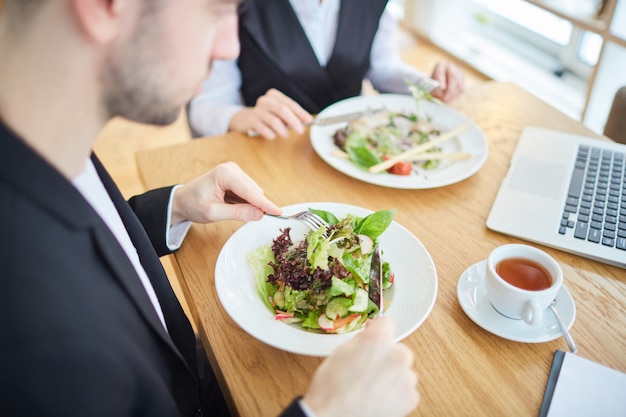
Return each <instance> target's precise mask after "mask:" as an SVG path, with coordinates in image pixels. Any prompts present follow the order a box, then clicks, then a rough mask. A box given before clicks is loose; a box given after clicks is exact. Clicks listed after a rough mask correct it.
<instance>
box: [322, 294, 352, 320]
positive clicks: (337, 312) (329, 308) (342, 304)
mask: <svg viewBox="0 0 626 417" xmlns="http://www.w3.org/2000/svg"><path fill="white" fill-rule="evenodd" d="M351 304H352V300H351V299H349V298H345V297H335V298H333V299H331V300H330V301H329V302H328V304H326V311H325V313H326V317H328V318H329V319H331V320H335V319H336V318H338V317H345V316H346V315H347V314H348V307H350V305H351Z"/></svg>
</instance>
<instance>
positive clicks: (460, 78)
mask: <svg viewBox="0 0 626 417" xmlns="http://www.w3.org/2000/svg"><path fill="white" fill-rule="evenodd" d="M431 78H432V79H434V80H437V81H439V88H437V89H435V90H433V91H432V92H431V95H432V96H433V97H435V98H438V99H439V100H441V101H443V102H444V103H447V102H449V101H450V100H452V99H453V98H455V97H456V96H458V95H459V94H461V93H462V92H463V88H464V86H465V74H464V73H463V71H462V70H461V69H460V68H459V67H457V66H456V65H454V64H453V63H451V62H445V61H444V62H438V63H437V65H435V69H434V70H433V74H432V76H431Z"/></svg>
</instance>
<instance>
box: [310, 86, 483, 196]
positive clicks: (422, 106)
mask: <svg viewBox="0 0 626 417" xmlns="http://www.w3.org/2000/svg"><path fill="white" fill-rule="evenodd" d="M381 107H385V108H387V109H388V110H391V111H396V112H400V111H402V112H406V113H415V112H416V103H415V100H414V99H413V97H411V96H408V95H402V94H380V95H377V96H358V97H352V98H349V99H346V100H342V101H339V102H337V103H335V104H333V105H331V106H328V107H327V108H325V109H324V110H322V111H321V112H320V113H319V117H328V116H336V115H340V114H345V113H352V112H357V111H361V110H366V109H368V108H372V109H378V108H381ZM417 114H418V115H419V116H422V117H423V116H429V117H431V118H432V121H433V124H434V126H435V128H437V129H440V130H441V131H442V132H446V131H449V130H452V129H454V128H457V127H459V126H461V125H463V124H467V125H468V126H469V129H467V130H466V131H465V132H463V133H461V134H460V135H459V136H457V137H456V138H453V139H450V140H448V141H446V142H444V143H442V144H441V148H442V151H443V152H471V153H472V154H473V157H472V158H471V159H469V160H466V161H446V160H442V161H441V163H440V164H439V166H438V167H437V168H434V169H429V170H423V169H422V170H419V172H417V173H413V174H412V175H394V174H389V173H387V172H381V173H378V174H372V173H370V172H368V171H366V170H363V169H361V168H359V167H358V166H357V165H356V164H354V163H353V162H351V161H349V160H347V159H345V158H341V157H337V156H334V155H333V151H335V150H337V149H338V148H337V147H336V146H335V144H334V143H333V135H334V133H335V132H336V131H337V130H338V129H340V128H342V127H344V126H345V123H343V124H334V125H330V126H316V125H313V126H312V127H311V133H310V135H311V145H312V146H313V149H314V150H315V152H317V154H318V155H319V156H320V158H322V159H323V160H324V161H326V163H328V164H329V165H330V166H332V167H333V168H335V169H337V170H339V171H341V172H343V173H344V174H346V175H348V176H350V177H353V178H356V179H359V180H361V181H364V182H368V183H371V184H376V185H381V186H384V187H391V188H404V189H421V188H435V187H443V186H445V185H449V184H453V183H456V182H459V181H462V180H464V179H466V178H468V177H470V176H471V175H473V174H475V173H476V172H477V171H478V170H479V169H480V167H482V166H483V164H484V163H485V161H486V159H487V154H488V149H489V147H488V145H487V140H486V139H485V136H484V135H483V133H482V131H481V130H480V129H479V128H478V126H476V124H475V123H474V122H473V121H472V120H470V119H469V118H467V117H466V116H464V115H462V114H461V113H459V112H457V111H456V110H454V109H451V108H449V107H445V106H441V105H438V104H435V103H432V102H429V101H420V103H419V108H417Z"/></svg>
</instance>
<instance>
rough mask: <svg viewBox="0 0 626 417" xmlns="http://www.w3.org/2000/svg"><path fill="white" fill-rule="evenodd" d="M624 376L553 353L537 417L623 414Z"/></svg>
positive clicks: (625, 410)
mask: <svg viewBox="0 0 626 417" xmlns="http://www.w3.org/2000/svg"><path fill="white" fill-rule="evenodd" d="M624 392H626V374H625V373H623V372H619V371H617V370H615V369H612V368H609V367H607V366H604V365H602V364H599V363H596V362H593V361H591V360H589V359H585V358H582V357H580V356H577V355H574V354H572V353H569V352H563V351H561V350H557V351H556V353H555V354H554V359H553V360H552V367H551V369H550V376H549V378H548V383H547V385H546V390H545V393H544V397H543V402H542V404H541V409H540V410H539V417H588V416H594V417H616V416H625V415H626V397H625V396H624V395H623V394H624Z"/></svg>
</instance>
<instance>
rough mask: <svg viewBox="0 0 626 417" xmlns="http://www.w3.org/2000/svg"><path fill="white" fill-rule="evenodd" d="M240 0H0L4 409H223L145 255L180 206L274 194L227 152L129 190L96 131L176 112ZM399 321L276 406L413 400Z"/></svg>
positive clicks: (228, 39)
mask: <svg viewBox="0 0 626 417" xmlns="http://www.w3.org/2000/svg"><path fill="white" fill-rule="evenodd" d="M237 4H238V2H237V1H236V0H186V1H180V0H4V2H3V5H2V10H1V11H0V156H1V157H2V163H1V164H0V268H1V272H0V416H2V417H19V416H25V417H26V416H28V417H32V416H50V417H61V416H63V417H79V416H80V417H83V416H90V417H114V416H115V417H131V416H132V417H143V416H145V417H173V416H180V417H192V416H203V415H204V416H214V417H222V416H228V415H229V411H228V410H227V408H226V404H225V402H224V400H223V398H222V395H221V392H220V390H219V387H218V385H217V381H216V380H215V378H214V376H213V374H212V373H211V372H210V370H209V369H206V368H202V366H203V364H204V365H208V361H207V359H206V355H202V356H200V355H198V351H197V350H196V342H195V336H194V333H193V330H192V327H191V325H190V323H189V321H188V319H187V317H186V316H185V313H184V311H183V310H182V308H181V306H180V304H179V302H178V300H177V299H176V296H175V294H174V292H173V291H172V288H171V287H170V285H169V281H168V279H167V276H166V275H165V271H164V270H163V268H162V266H161V263H160V261H159V258H158V256H160V255H164V254H167V253H171V252H172V251H174V250H176V249H177V248H178V247H179V246H180V244H181V241H182V239H183V238H184V235H185V233H186V230H188V228H189V225H190V223H191V222H202V223H207V222H215V221H220V220H227V219H230V220H239V221H253V220H258V219H260V218H262V216H263V213H264V212H265V213H270V214H279V213H280V212H281V209H280V208H279V207H277V206H276V205H275V204H273V203H272V202H271V201H269V200H268V199H267V198H266V197H264V195H263V191H262V190H261V189H260V187H259V186H258V185H257V184H256V183H255V182H254V181H253V180H252V179H251V178H250V177H248V176H247V175H246V174H245V173H244V172H243V171H242V170H241V169H240V168H239V167H238V166H237V165H235V164H234V163H224V164H221V165H218V166H217V167H215V168H214V169H213V170H211V171H209V172H208V173H206V174H204V175H203V176H201V177H199V178H198V179H196V180H193V181H191V182H189V183H187V184H184V185H179V186H176V187H164V188H161V189H157V190H152V191H149V192H147V193H145V194H143V195H141V196H137V197H133V198H132V199H131V200H130V201H128V202H127V201H125V200H124V198H123V197H122V194H121V193H120V191H119V189H118V188H117V187H116V185H115V184H114V183H113V180H112V179H111V177H110V176H109V175H108V174H107V172H106V169H105V168H104V166H103V165H102V164H101V163H100V161H99V160H98V158H97V157H96V156H95V155H94V154H93V152H92V146H93V143H94V141H95V140H96V138H97V137H98V133H99V131H100V130H101V129H102V128H103V127H104V125H105V124H106V123H107V122H108V121H109V120H110V119H111V118H113V117H116V116H120V117H125V118H127V119H130V120H133V121H136V122H142V123H151V124H157V125H165V124H169V123H172V122H173V121H175V120H177V118H178V116H179V114H180V110H181V108H182V107H183V106H184V105H185V104H186V103H187V102H188V101H189V99H190V97H191V96H192V95H193V94H194V93H195V92H196V91H197V90H198V89H199V87H200V84H201V82H202V80H203V79H204V78H205V77H206V75H207V70H208V69H209V68H210V66H211V61H212V60H214V59H233V58H234V57H236V54H237V52H238V50H239V48H238V42H237V30H236V28H237V12H236V11H237ZM227 191H228V192H233V193H234V194H237V195H239V196H241V197H243V198H245V200H247V201H248V202H249V203H248V204H227V203H225V201H224V196H225V194H226V192H227ZM394 328H395V326H394V322H393V320H391V319H390V318H388V317H385V318H382V319H380V320H375V321H373V323H372V325H371V326H368V328H367V329H365V330H364V331H363V332H362V333H360V334H358V335H356V336H355V338H354V339H353V340H352V341H350V342H347V343H346V344H344V345H342V346H340V347H339V348H338V349H337V350H336V351H335V352H334V353H333V354H332V355H331V356H329V357H328V358H327V359H326V360H325V361H324V362H323V363H322V365H321V366H320V368H319V369H318V371H317V372H316V373H315V375H314V377H313V380H312V381H311V385H310V387H309V388H308V389H307V390H306V392H304V394H303V396H302V398H296V399H285V405H286V406H287V405H288V403H289V402H290V401H292V400H293V401H292V402H291V405H290V406H288V407H287V408H286V409H285V411H284V413H283V416H285V417H287V416H290V417H303V416H305V415H306V416H316V417H326V416H351V415H352V416H376V415H385V416H393V417H395V416H398V417H400V416H405V415H406V414H408V413H409V412H410V411H411V410H412V409H413V408H414V407H415V406H416V405H417V403H418V400H419V395H418V392H417V375H416V374H415V372H414V371H413V354H412V352H411V351H410V350H409V349H408V347H406V345H403V344H398V343H394ZM233 348H236V346H233ZM201 353H203V352H201ZM201 370H202V372H201ZM261 411H262V410H261Z"/></svg>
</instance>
